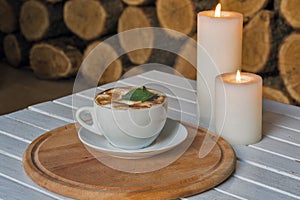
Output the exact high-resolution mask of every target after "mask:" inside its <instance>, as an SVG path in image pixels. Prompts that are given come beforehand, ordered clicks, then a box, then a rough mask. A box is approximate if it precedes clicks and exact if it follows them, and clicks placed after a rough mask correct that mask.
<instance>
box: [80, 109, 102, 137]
mask: <svg viewBox="0 0 300 200" xmlns="http://www.w3.org/2000/svg"><path fill="white" fill-rule="evenodd" d="M82 112H86V113H89V114H91V116H92V124H88V123H86V122H85V121H84V120H82V119H81V117H80V114H81V113H82ZM75 116H76V119H77V121H78V122H79V124H80V125H81V126H83V127H84V128H86V129H87V130H89V131H92V132H94V133H96V134H98V135H103V134H102V133H101V132H102V129H101V128H100V127H99V126H97V124H96V123H95V121H96V114H95V111H94V108H93V107H81V108H79V109H78V110H77V111H76V115H75ZM99 130H100V132H99Z"/></svg>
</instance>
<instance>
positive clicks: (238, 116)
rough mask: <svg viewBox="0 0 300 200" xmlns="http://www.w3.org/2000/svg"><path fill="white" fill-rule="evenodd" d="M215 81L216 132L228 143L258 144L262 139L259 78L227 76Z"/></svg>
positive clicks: (224, 75)
mask: <svg viewBox="0 0 300 200" xmlns="http://www.w3.org/2000/svg"><path fill="white" fill-rule="evenodd" d="M215 81H216V88H215V95H216V96H215V113H216V115H215V117H216V123H215V125H216V132H217V133H218V134H220V135H221V136H222V137H223V138H225V139H226V140H227V141H228V142H229V143H231V144H238V145H248V144H253V143H256V142H258V141H259V140H260V139H261V136H262V134H261V126H262V78H261V77H260V76H258V75H256V74H251V73H241V75H240V77H239V76H237V75H236V73H227V74H222V75H219V76H217V77H216V80H215Z"/></svg>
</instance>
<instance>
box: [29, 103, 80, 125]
mask: <svg viewBox="0 0 300 200" xmlns="http://www.w3.org/2000/svg"><path fill="white" fill-rule="evenodd" d="M29 110H32V111H35V112H39V113H42V114H45V115H49V116H51V117H55V118H57V119H61V120H63V121H66V122H69V123H73V122H74V119H73V111H74V112H75V110H72V109H71V108H69V107H66V106H63V105H60V104H55V103H53V102H50V101H49V102H45V103H41V104H37V105H34V106H29Z"/></svg>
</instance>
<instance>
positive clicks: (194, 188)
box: [23, 124, 236, 199]
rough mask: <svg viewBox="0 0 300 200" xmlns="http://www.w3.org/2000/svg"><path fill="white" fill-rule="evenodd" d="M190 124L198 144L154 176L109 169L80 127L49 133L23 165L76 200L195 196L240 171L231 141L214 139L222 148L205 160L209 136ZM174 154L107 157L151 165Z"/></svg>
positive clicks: (33, 176) (34, 177) (34, 145)
mask: <svg viewBox="0 0 300 200" xmlns="http://www.w3.org/2000/svg"><path fill="white" fill-rule="evenodd" d="M184 125H185V126H186V128H187V130H188V132H189V137H188V138H187V140H189V139H193V141H192V144H191V145H190V147H189V148H188V149H187V150H186V151H185V152H184V153H183V154H182V156H181V157H180V158H178V159H177V160H176V161H175V162H173V163H172V164H170V165H168V166H166V167H164V168H162V169H159V170H156V171H153V172H148V173H128V172H123V171H118V170H115V169H112V168H110V167H108V166H106V165H104V164H103V163H102V162H100V161H99V160H97V159H96V158H95V157H94V156H93V155H91V154H90V153H89V151H88V150H87V149H86V148H85V147H84V145H83V144H82V143H81V142H80V140H79V139H78V137H77V130H76V126H75V124H69V125H66V126H62V127H60V128H57V129H55V130H52V131H49V132H47V133H45V134H43V135H41V136H40V137H39V138H37V139H36V140H34V141H33V142H32V143H31V144H30V145H29V146H28V148H27V150H26V151H25V153H24V155H23V166H24V169H25V171H26V173H27V174H28V175H29V177H30V178H31V179H32V180H33V181H35V182H36V183H38V184H39V185H41V186H42V187H44V188H46V189H48V190H51V191H53V192H56V193H58V194H62V195H65V196H68V197H73V198H76V199H96V198H101V199H142V198H143V199H174V198H177V197H185V196H190V195H193V194H197V193H201V192H203V191H206V190H208V189H211V188H212V187H214V186H216V185H218V184H220V183H221V182H223V181H224V180H226V179H227V178H228V177H229V176H230V175H231V174H232V172H233V171H234V169H235V164H236V157H235V153H234V151H233V149H232V148H231V146H230V145H229V144H228V143H227V142H226V141H225V140H223V139H222V138H218V137H216V136H215V135H212V134H209V137H206V142H212V143H215V144H216V145H214V146H213V148H212V150H211V151H210V152H209V153H208V154H207V155H206V156H205V157H203V158H199V149H200V147H201V145H202V143H203V140H204V137H205V134H208V133H205V130H204V129H202V128H199V127H195V126H191V125H188V124H184ZM193 132H194V133H196V134H194V135H193ZM207 138H208V139H207ZM176 148H180V145H179V146H178V147H176ZM168 155H169V154H168V153H165V154H163V155H161V156H158V157H152V158H149V159H143V160H125V159H119V158H112V157H110V156H108V155H106V154H104V153H103V155H102V156H103V158H104V159H118V161H119V162H120V164H126V163H127V162H135V164H137V165H141V164H144V165H148V164H155V163H156V162H158V160H157V159H164V156H168ZM98 156H99V155H98Z"/></svg>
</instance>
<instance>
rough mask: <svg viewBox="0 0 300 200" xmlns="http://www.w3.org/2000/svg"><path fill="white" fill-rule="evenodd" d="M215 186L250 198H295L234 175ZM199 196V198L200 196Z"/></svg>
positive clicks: (292, 199)
mask: <svg viewBox="0 0 300 200" xmlns="http://www.w3.org/2000/svg"><path fill="white" fill-rule="evenodd" d="M217 188H218V189H220V190H223V191H226V192H228V193H231V194H234V195H236V196H239V197H242V198H245V199H251V200H262V199H266V198H267V199H272V200H283V199H284V200H290V199H291V200H295V198H293V197H289V196H286V195H284V194H281V193H278V192H275V191H273V190H271V189H268V188H264V187H261V186H260V185H257V184H253V182H247V181H244V180H241V179H239V178H236V177H231V178H230V179H228V180H227V181H226V182H224V183H223V184H221V185H220V186H218V187H217ZM199 197H200V198H201V196H199Z"/></svg>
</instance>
